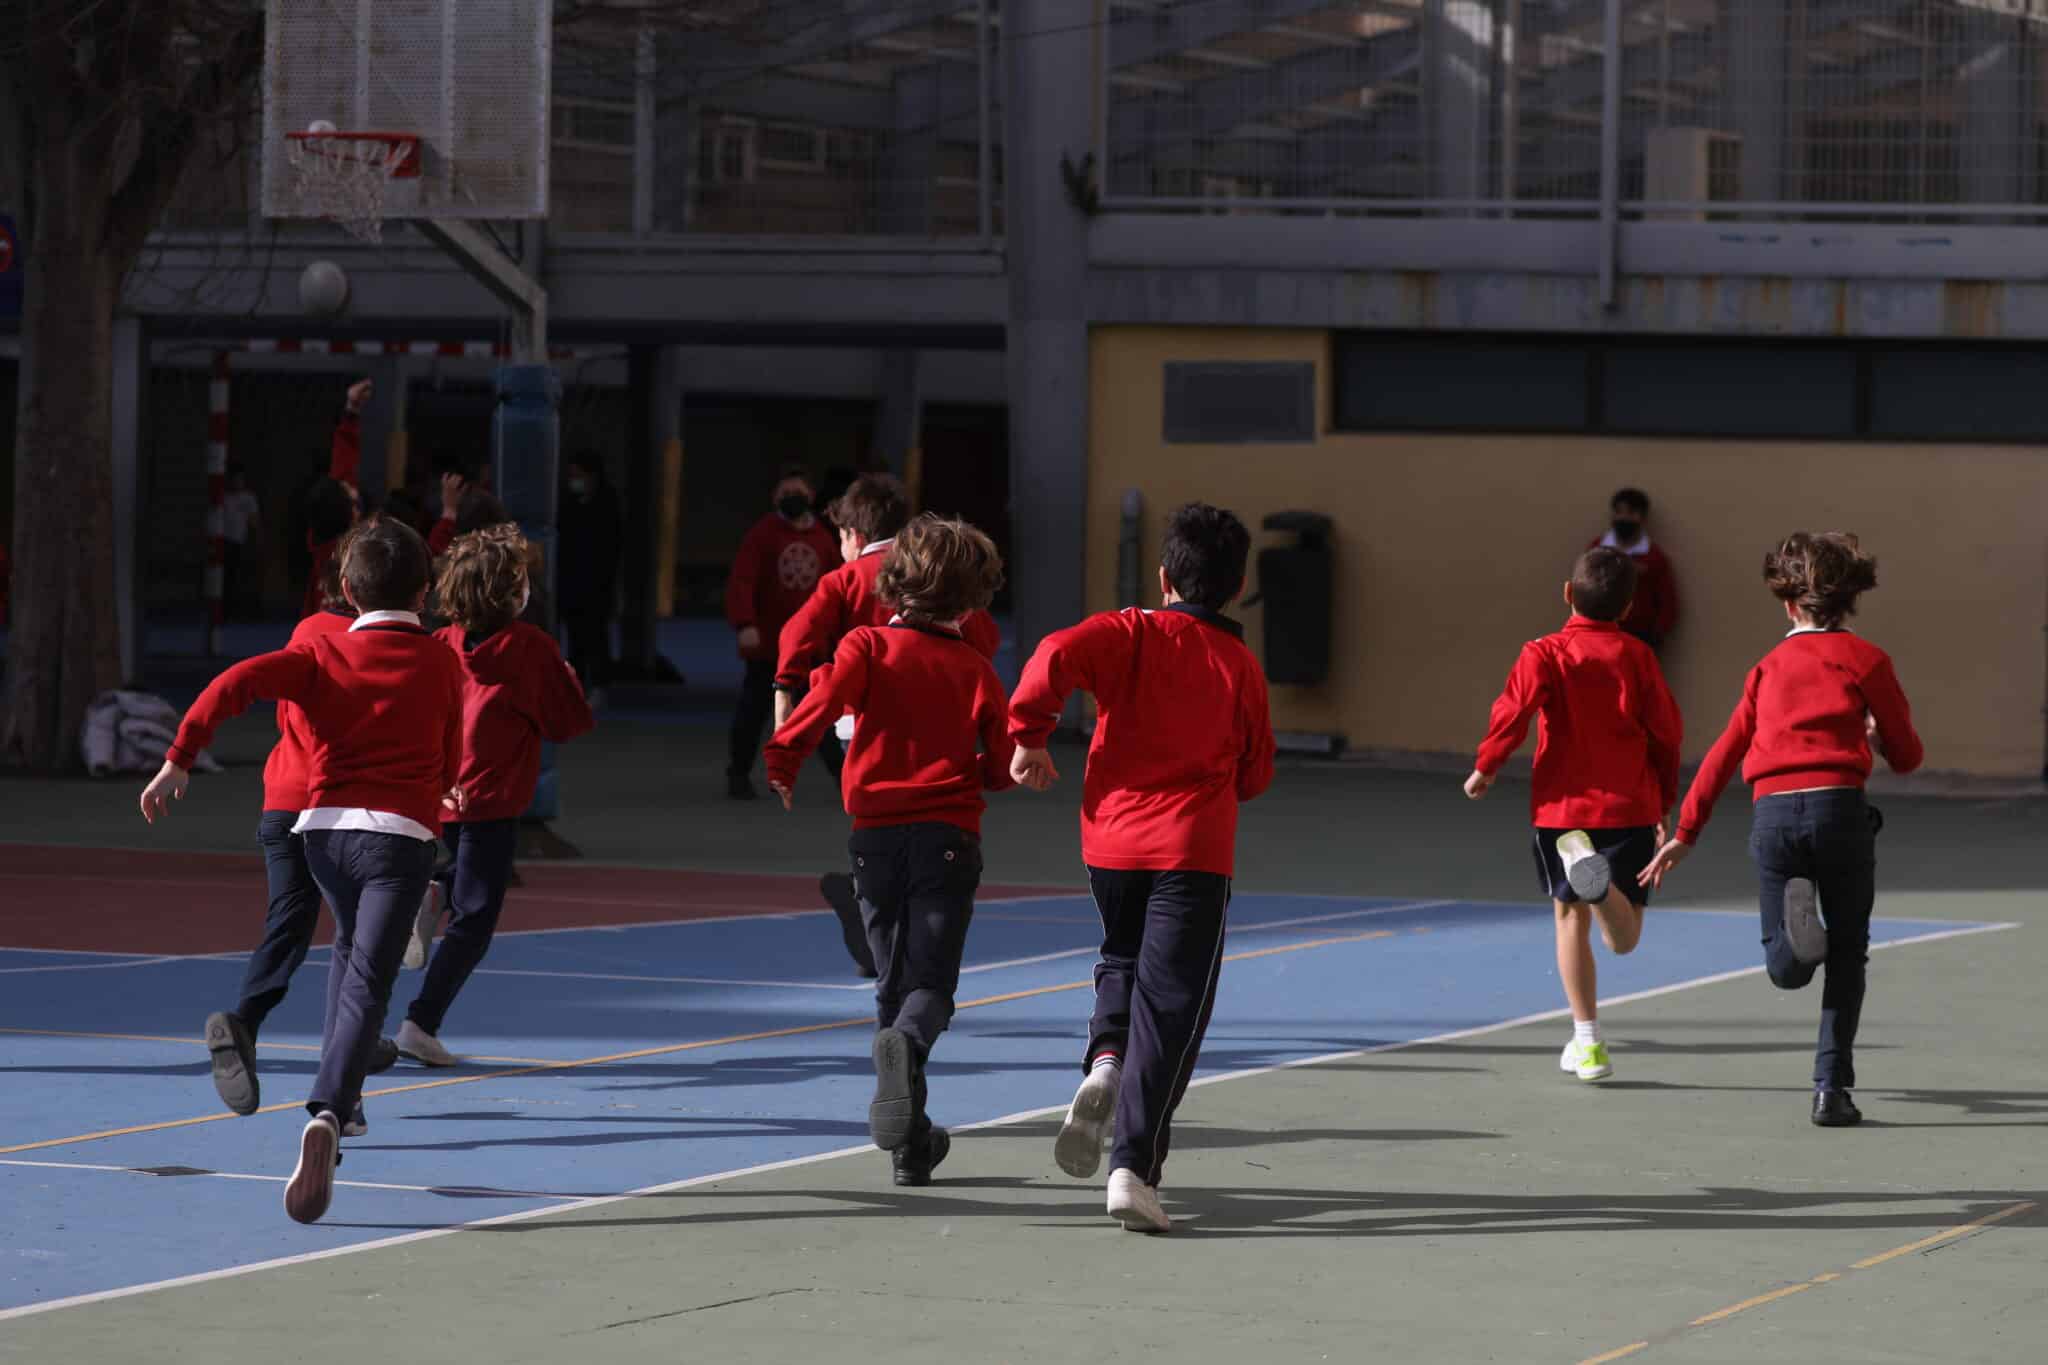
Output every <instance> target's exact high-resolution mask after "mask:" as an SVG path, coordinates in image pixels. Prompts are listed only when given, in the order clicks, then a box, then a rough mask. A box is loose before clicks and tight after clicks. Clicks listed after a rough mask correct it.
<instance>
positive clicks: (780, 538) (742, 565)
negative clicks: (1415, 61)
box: [725, 465, 838, 801]
mask: <svg viewBox="0 0 2048 1365" xmlns="http://www.w3.org/2000/svg"><path fill="white" fill-rule="evenodd" d="M816 497H817V485H816V484H814V483H812V482H811V476H810V474H809V473H807V472H806V471H805V470H804V467H803V466H802V465H785V466H784V467H783V469H782V472H781V474H780V475H778V476H777V477H776V481H775V489H774V492H773V493H772V494H771V495H770V496H769V504H770V507H771V509H772V510H770V511H769V513H768V514H767V515H766V516H764V517H762V518H761V519H760V520H759V521H757V522H755V523H754V525H753V528H752V529H751V530H749V531H748V532H747V535H746V539H745V540H742V541H741V542H740V549H739V553H738V554H737V555H735V556H734V557H733V562H732V574H731V576H730V577H729V578H727V579H726V583H725V619H726V620H727V621H729V622H731V623H732V628H733V631H734V633H735V636H736V638H737V640H738V643H739V651H740V658H742V659H744V660H745V661H746V675H745V677H744V678H743V679H742V680H741V682H740V695H739V702H738V704H737V705H736V706H735V707H734V708H733V713H732V732H731V736H730V740H731V743H730V752H729V754H728V761H727V763H726V769H725V779H726V781H725V794H726V795H727V796H729V797H731V798H732V799H733V800H735V801H752V800H754V799H755V797H756V796H757V795H758V793H756V792H755V790H754V782H753V771H754V755H755V753H756V751H757V750H759V748H760V747H761V732H762V730H764V729H765V728H767V725H768V721H769V718H770V716H771V715H772V714H773V712H774V709H775V702H774V695H775V650H776V642H777V640H778V639H779V638H780V636H781V634H782V627H783V625H784V623H785V622H787V621H788V620H789V618H790V617H792V616H794V615H796V613H797V609H798V608H799V607H801V606H803V604H804V602H805V601H806V600H807V599H808V598H809V597H810V595H811V592H812V590H813V589H815V588H816V587H817V586H818V580H819V579H820V578H821V577H823V576H824V574H825V571H826V569H827V567H828V566H829V565H830V562H831V561H832V560H833V559H834V558H836V557H837V555H838V542H837V538H836V537H835V536H834V535H833V533H832V530H831V528H830V527H828V526H826V525H825V524H824V523H823V522H822V521H820V520H818V517H817V512H816V508H815V507H814V506H813V503H814V501H815V499H816Z"/></svg>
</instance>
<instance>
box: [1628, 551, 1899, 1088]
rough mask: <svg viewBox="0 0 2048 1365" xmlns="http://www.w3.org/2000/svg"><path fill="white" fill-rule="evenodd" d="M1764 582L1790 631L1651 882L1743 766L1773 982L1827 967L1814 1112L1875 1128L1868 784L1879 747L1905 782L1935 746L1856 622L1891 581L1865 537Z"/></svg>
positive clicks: (1759, 674)
mask: <svg viewBox="0 0 2048 1365" xmlns="http://www.w3.org/2000/svg"><path fill="white" fill-rule="evenodd" d="M1764 582H1765V583H1766V584H1767V585H1768V586H1769V588H1770V590H1771V595H1772V596H1774V597H1776V598H1777V599H1778V600H1779V601H1780V602H1782V603H1783V604H1784V609H1785V618H1786V619H1787V620H1788V621H1790V622H1791V623H1792V629H1791V631H1790V632H1789V633H1788V634H1787V635H1786V636H1785V639H1784V640H1783V642H1781V643H1780V644H1778V645H1777V646H1776V647H1775V648H1773V649H1772V650H1771V652H1770V653H1768V654H1766V655H1765V656H1764V657H1763V659H1762V660H1761V661H1759V662H1758V664H1757V665H1756V667H1755V668H1752V669H1751V670H1750V671H1749V677H1748V678H1747V679H1746V680H1745V681H1744V682H1743V685H1742V699H1741V700H1740V701H1738V702H1737V703H1736V705H1735V714H1734V715H1733V716H1731V717H1729V720H1728V728H1727V729H1726V730H1724V731H1722V732H1721V737H1720V738H1719V739H1718V740H1716V741H1714V747H1713V748H1712V749H1711V750H1709V751H1708V753H1707V758H1706V761H1705V762H1704V763H1702V764H1701V765H1700V771H1699V775H1698V776H1697V777H1695V778H1694V779H1693V783H1692V790H1691V791H1690V792H1688V793H1687V794H1686V798H1685V806H1684V809H1683V810H1681V811H1680V813H1679V817H1678V830H1677V832H1676V833H1675V834H1674V835H1673V836H1672V838H1671V841H1670V842H1669V843H1667V844H1665V845H1664V847H1663V848H1662V849H1660V850H1659V851H1658V853H1657V857H1656V859H1655V861H1653V862H1652V863H1651V864H1650V867H1649V869H1648V875H1649V877H1650V879H1651V880H1652V881H1653V882H1655V883H1657V884H1660V885H1661V884H1662V882H1663V880H1664V878H1665V876H1666V875H1667V874H1668V873H1669V872H1670V871H1671V870H1672V869H1673V868H1675V867H1677V866H1678V864H1680V863H1681V862H1683V861H1685V859H1686V857H1687V856H1688V855H1689V854H1690V853H1691V852H1692V849H1693V845H1694V844H1695V843H1697V842H1698V841H1699V837H1700V833H1701V832H1702V831H1703V830H1704V829H1705V828H1706V826H1707V820H1708V819H1709V818H1710V817H1711V816H1712V815H1713V812H1714V802H1715V801H1716V800H1718V799H1719V798H1720V795H1721V792H1722V790H1723V789H1724V788H1726V787H1727V785H1728V781H1729V779H1730V778H1732V777H1733V776H1734V775H1735V768H1736V765H1737V764H1741V766H1742V775H1743V777H1744V778H1746V779H1747V780H1748V782H1749V783H1750V785H1751V787H1752V788H1753V789H1754V790H1755V794H1756V821H1755V824H1754V826H1753V830H1752V833H1751V834H1750V841H1749V847H1750V851H1751V853H1752V854H1754V855H1755V858H1756V866H1757V876H1758V905H1759V909H1760V911H1761V914H1762V916H1763V943H1764V963H1765V965H1766V967H1767V968H1768V970H1769V972H1770V977H1771V981H1772V983H1773V984H1774V985H1777V986H1779V987H1781V988H1782V989H1784V990H1788V991H1790V990H1798V989H1799V988H1800V987H1801V986H1804V985H1805V984H1806V983H1807V982H1809V981H1811V980H1813V974H1814V972H1815V971H1816V970H1818V969H1819V967H1820V964H1822V963H1823V962H1825V963H1826V964H1827V984H1826V985H1825V986H1824V987H1823V988H1822V991H1821V1001H1820V1042H1819V1045H1818V1047H1817V1049H1816V1051H1815V1053H1814V1059H1813V1086H1814V1095H1813V1112H1812V1118H1813V1122H1814V1123H1815V1124H1817V1125H1819V1126H1820V1127H1823V1128H1844V1127H1848V1126H1850V1125H1852V1124H1856V1123H1860V1122H1862V1120H1863V1114H1862V1111H1861V1110H1859V1109H1858V1108H1857V1107H1856V1103H1855V1099H1854V1097H1853V1096H1852V1095H1851V1094H1850V1091H1851V1089H1852V1088H1853V1087H1854V1086H1855V1084H1856V1061H1855V1048H1856V1027H1857V1024H1858V1022H1859V1021H1860V1019H1861V1017H1862V1013H1863V992H1864V964H1865V963H1866V962H1867V961H1868V960H1869V949H1870V912H1871V908H1872V906H1873V905H1874V903H1875V902H1876V899H1877V863H1876V838H1877V830H1878V827H1879V825H1880V824H1881V823H1882V821H1881V819H1880V818H1879V816H1878V813H1877V810H1876V808H1875V807H1873V806H1871V805H1870V804H1869V803H1868V802H1866V801H1865V800H1864V798H1863V784H1864V781H1865V780H1866V779H1867V778H1868V777H1869V776H1870V769H1871V751H1872V750H1873V749H1875V750H1876V751H1877V752H1878V753H1879V754H1881V755H1883V757H1884V759H1885V761H1886V762H1887V763H1889V764H1890V765H1891V767H1892V771H1894V772H1900V773H1909V772H1912V771H1913V770H1914V769H1915V768H1917V767H1919V766H1920V760H1921V759H1922V758H1923V757H1924V755H1925V751H1924V750H1923V749H1922V747H1921V744H1920V736H1919V735H1918V734H1917V733H1916V732H1915V731H1914V729H1913V713H1912V709H1911V708H1910V707H1909V706H1908V705H1907V704H1906V694H1905V692H1904V690H1903V689H1901V688H1900V686H1899V679H1898V676H1897V674H1895V673H1894V672H1893V671H1892V661H1891V658H1890V656H1889V655H1887V654H1886V653H1885V652H1884V651H1883V650H1881V649H1879V648H1878V647H1877V646H1876V645H1873V644H1871V643H1869V642H1868V641H1867V640H1864V639H1862V638H1860V637H1858V636H1856V635H1853V634H1851V633H1850V632H1849V631H1848V630H1847V629H1846V628H1844V627H1843V625H1842V622H1843V621H1844V620H1845V619H1846V618H1848V617H1849V616H1850V615H1851V614H1853V613H1854V612H1855V610H1856V599H1857V598H1858V597H1860V596H1862V595H1863V594H1864V593H1866V592H1868V591H1870V590H1871V589H1872V588H1874V587H1876V586H1877V561H1876V560H1875V559H1874V558H1872V557H1871V556H1869V555H1867V554H1865V553H1864V552H1863V549H1862V547H1861V546H1860V545H1859V544H1858V543H1857V541H1856V537H1854V536H1852V535H1847V534H1845V533H1843V532H1840V531H1829V532H1826V533H1824V534H1821V535H1812V534H1809V533H1807V532H1805V531H1801V532H1798V533H1797V534H1795V535H1792V536H1790V537H1788V538H1787V539H1786V540H1785V541H1784V543H1783V544H1781V545H1779V546H1778V548H1777V549H1775V550H1773V551H1771V552H1770V553H1769V554H1767V555H1765V556H1764ZM1823 916H1825V919H1823Z"/></svg>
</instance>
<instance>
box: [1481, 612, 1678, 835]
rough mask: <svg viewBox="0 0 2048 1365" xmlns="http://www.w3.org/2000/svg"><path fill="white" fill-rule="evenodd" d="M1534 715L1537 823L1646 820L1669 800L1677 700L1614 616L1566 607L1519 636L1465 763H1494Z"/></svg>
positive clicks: (1612, 824) (1673, 793)
mask: <svg viewBox="0 0 2048 1365" xmlns="http://www.w3.org/2000/svg"><path fill="white" fill-rule="evenodd" d="M1539 715H1540V716H1542V718H1543V724H1542V728H1541V729H1540V730H1539V731H1538V734H1537V738H1536V770H1535V774H1534V776H1535V782H1534V785H1533V786H1532V788H1531V790H1530V793H1529V817H1530V821H1531V823H1533V824H1534V825H1536V827H1537V828H1539V829H1627V828H1631V827H1634V826H1640V825H1654V824H1657V823H1658V822H1660V821H1661V820H1663V818H1664V816H1665V814H1666V813H1667V812H1668V811H1669V810H1670V809H1671V807H1672V805H1673V803H1675V802H1676V801H1677V800H1678V751H1679V746H1680V744H1681V743H1682V742H1683V740H1684V734H1685V729H1684V724H1683V722H1682V721H1681V720H1680V718H1679V715H1678V703H1676V702H1674V701H1673V700H1672V699H1671V689H1670V688H1668V687H1666V686H1665V684H1664V670H1663V669H1661V668H1659V667H1658V666H1657V656H1656V655H1655V654H1654V653H1652V652H1651V650H1650V647H1649V646H1648V645H1646V644H1644V643H1643V642H1642V641H1641V640H1638V639H1637V638H1636V637H1635V636H1633V635H1630V634H1628V633H1627V632H1625V631H1624V630H1623V629H1622V628H1621V625H1620V624H1619V623H1618V622H1614V621H1594V620H1590V619H1588V618H1587V617H1584V616H1577V615H1574V616H1573V617H1572V618H1571V620H1569V621H1567V622H1565V627H1564V629H1563V630H1561V631H1558V632H1556V633H1555V634H1552V635H1546V636H1544V637H1543V638H1542V639H1540V640H1531V641H1530V642H1529V643H1528V644H1526V645H1523V646H1522V652H1521V654H1520V655H1519V656H1518V657H1517V658H1516V659H1515V666H1514V668H1513V669H1512V670H1511V671H1510V672H1509V673H1508V681H1507V686H1506V687H1504V688H1502V689H1501V694H1500V696H1499V697H1498V698H1497V699H1496V700H1495V701H1494V703H1493V715H1492V719H1491V720H1490V722H1489V723H1488V726H1487V731H1486V738H1485V739H1484V740H1482V741H1481V742H1480V745H1479V756H1478V758H1477V760H1476V761H1475V762H1474V763H1473V766H1474V767H1475V768H1477V769H1478V770H1479V771H1480V772H1482V773H1485V774H1486V775H1487V776H1489V777H1491V776H1493V775H1494V774H1495V773H1497V772H1499V771H1500V770H1501V768H1502V767H1503V766H1504V765H1505V764H1506V763H1507V761H1508V756H1509V755H1510V754H1512V753H1514V751H1515V750H1516V749H1519V748H1520V747H1521V746H1522V741H1523V740H1524V739H1525V738H1527V737H1528V734H1529V722H1530V721H1531V720H1533V719H1535V718H1536V717H1537V716H1539Z"/></svg>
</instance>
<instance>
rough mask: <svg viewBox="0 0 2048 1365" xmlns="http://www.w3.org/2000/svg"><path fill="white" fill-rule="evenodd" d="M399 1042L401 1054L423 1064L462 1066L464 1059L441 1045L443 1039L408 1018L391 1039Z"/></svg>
mask: <svg viewBox="0 0 2048 1365" xmlns="http://www.w3.org/2000/svg"><path fill="white" fill-rule="evenodd" d="M391 1041H392V1042H394V1043H396V1044H398V1052H399V1055H400V1056H404V1057H410V1058H412V1059H413V1060H414V1061H416V1062H418V1063H419V1064H420V1065H421V1066H460V1065H461V1064H462V1059H461V1058H460V1057H457V1056H456V1055H455V1054H454V1053H452V1052H450V1051H449V1050H448V1049H447V1048H445V1047H442V1046H441V1040H440V1039H439V1038H436V1037H435V1036H434V1035H433V1034H431V1033H429V1032H427V1031H426V1030H425V1029H423V1028H421V1027H420V1026H419V1025H418V1024H415V1023H414V1022H413V1021H412V1020H410V1019H408V1020H406V1021H405V1022H404V1023H402V1024H400V1025H399V1026H398V1036H397V1037H395V1038H393V1039H392V1040H391Z"/></svg>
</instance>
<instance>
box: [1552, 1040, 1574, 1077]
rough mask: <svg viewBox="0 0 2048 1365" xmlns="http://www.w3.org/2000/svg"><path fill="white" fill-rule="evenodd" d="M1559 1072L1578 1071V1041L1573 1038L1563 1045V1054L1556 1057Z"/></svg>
mask: <svg viewBox="0 0 2048 1365" xmlns="http://www.w3.org/2000/svg"><path fill="white" fill-rule="evenodd" d="M1557 1069H1558V1070H1559V1071H1572V1072H1576V1071H1577V1070H1578V1069H1579V1040H1578V1039H1577V1038H1573V1039H1571V1040H1570V1041H1568V1042H1567V1043H1566V1044H1565V1045H1564V1052H1563V1053H1561V1054H1560V1055H1559V1056H1558V1059H1557Z"/></svg>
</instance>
